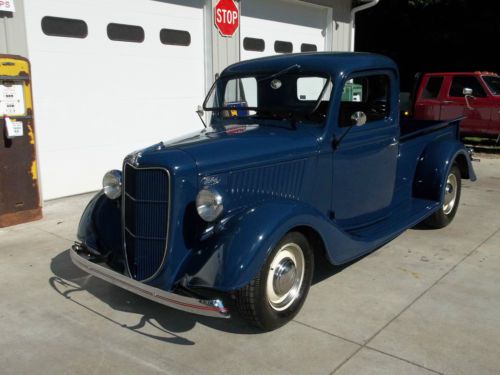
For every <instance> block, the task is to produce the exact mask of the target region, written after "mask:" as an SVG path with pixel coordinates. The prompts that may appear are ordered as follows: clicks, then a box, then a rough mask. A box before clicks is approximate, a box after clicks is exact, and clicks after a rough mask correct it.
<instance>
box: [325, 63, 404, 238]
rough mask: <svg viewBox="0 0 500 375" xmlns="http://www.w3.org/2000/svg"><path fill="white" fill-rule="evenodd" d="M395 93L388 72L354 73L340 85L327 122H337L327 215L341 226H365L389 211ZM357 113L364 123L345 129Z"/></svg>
mask: <svg viewBox="0 0 500 375" xmlns="http://www.w3.org/2000/svg"><path fill="white" fill-rule="evenodd" d="M391 93H394V94H393V95H391ZM397 93H398V87H397V84H396V78H395V76H394V74H393V73H392V72H373V73H372V72H370V73H362V74H356V75H353V76H351V77H350V78H349V79H348V80H347V81H345V83H344V84H343V95H342V100H341V103H340V104H339V111H338V113H339V116H338V119H337V120H336V119H332V121H337V124H338V126H337V128H336V130H335V138H336V140H337V142H334V144H335V147H334V148H335V151H334V152H333V154H332V155H333V159H334V160H333V198H332V212H333V213H334V216H335V219H336V221H337V222H338V223H339V225H341V226H342V227H343V228H346V229H349V228H354V227H358V226H362V225H366V224H369V223H370V222H372V221H374V220H380V219H381V218H382V217H383V216H384V215H388V214H389V212H390V206H391V201H392V199H393V193H394V183H395V176H396V166H397V160H398V152H399V151H398V149H399V143H398V140H399V126H398V123H397V118H398V110H399V109H398V103H397ZM361 112H362V113H363V114H365V115H366V118H367V121H366V124H365V125H363V126H352V127H351V125H352V122H353V121H352V117H353V115H356V114H357V115H358V116H359V115H360V114H361ZM340 139H341V141H340V143H338V142H339V140H340Z"/></svg>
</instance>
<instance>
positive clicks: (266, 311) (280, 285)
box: [236, 232, 314, 331]
mask: <svg viewBox="0 0 500 375" xmlns="http://www.w3.org/2000/svg"><path fill="white" fill-rule="evenodd" d="M313 268H314V257H313V252H312V249H311V246H310V244H309V242H308V241H307V239H306V238H305V237H304V235H303V234H301V233H298V232H290V233H288V234H287V235H286V236H285V237H283V238H282V239H281V241H280V242H279V243H278V244H277V245H276V246H275V247H274V249H273V251H271V254H270V255H269V257H268V259H267V260H266V262H265V264H264V265H263V266H262V269H261V270H260V272H259V274H258V275H257V276H256V277H255V278H254V279H253V280H252V281H251V282H250V283H249V284H248V285H246V286H245V287H244V288H242V289H241V290H239V291H238V293H237V294H236V305H237V307H238V310H239V312H240V315H241V316H242V317H243V318H244V319H245V320H246V321H247V322H249V323H250V324H252V325H254V326H257V327H259V328H260V329H263V330H265V331H271V330H273V329H276V328H278V327H281V326H282V325H284V324H285V323H287V322H289V321H290V320H292V319H293V318H294V316H295V315H296V314H297V313H298V312H299V310H300V308H301V307H302V305H303V304H304V301H305V299H306V297H307V293H308V292H309V287H310V285H311V280H312V275H313Z"/></svg>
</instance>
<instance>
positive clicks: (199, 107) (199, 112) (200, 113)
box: [196, 105, 205, 117]
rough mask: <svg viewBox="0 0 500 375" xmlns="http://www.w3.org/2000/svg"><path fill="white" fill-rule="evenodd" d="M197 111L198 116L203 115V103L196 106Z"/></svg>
mask: <svg viewBox="0 0 500 375" xmlns="http://www.w3.org/2000/svg"><path fill="white" fill-rule="evenodd" d="M196 113H197V114H198V116H200V117H201V116H203V115H204V114H205V111H204V110H203V107H202V106H201V105H199V106H198V107H197V108H196Z"/></svg>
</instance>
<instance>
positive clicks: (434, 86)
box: [422, 77, 443, 99]
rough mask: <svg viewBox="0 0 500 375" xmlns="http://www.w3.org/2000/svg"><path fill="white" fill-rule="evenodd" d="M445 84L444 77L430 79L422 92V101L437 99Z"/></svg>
mask: <svg viewBox="0 0 500 375" xmlns="http://www.w3.org/2000/svg"><path fill="white" fill-rule="evenodd" d="M442 84H443V77H429V80H428V81H427V85H426V86H425V89H424V91H423V92H422V99H436V98H437V97H438V95H439V91H440V90H441V85H442Z"/></svg>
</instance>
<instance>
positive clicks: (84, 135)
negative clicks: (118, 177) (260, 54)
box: [25, 0, 205, 199]
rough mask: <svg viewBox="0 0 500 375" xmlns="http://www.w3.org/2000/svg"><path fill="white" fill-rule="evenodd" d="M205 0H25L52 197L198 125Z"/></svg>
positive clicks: (47, 190) (87, 187)
mask: <svg viewBox="0 0 500 375" xmlns="http://www.w3.org/2000/svg"><path fill="white" fill-rule="evenodd" d="M203 3H204V1H202V0H183V1H179V0H171V1H169V0H159V1H150V0H106V1H102V0H45V1H40V0H25V4H26V5H25V7H26V19H27V34H28V48H29V58H30V60H31V63H32V73H33V85H34V87H33V90H34V99H35V118H36V125H37V136H38V139H37V145H38V152H39V161H40V168H41V182H42V190H43V196H44V199H50V198H54V197H60V196H65V195H70V194H77V193H81V192H85V191H92V190H96V189H99V188H100V185H101V178H102V175H103V173H105V172H106V171H107V170H109V169H113V168H120V167H121V163H122V160H123V157H124V156H125V155H126V154H127V153H130V152H132V151H134V150H136V149H139V148H142V147H144V146H147V145H150V144H153V143H156V142H159V141H162V140H165V139H169V138H172V137H176V136H178V135H180V134H183V133H186V132H189V131H192V130H195V129H199V128H200V127H201V126H202V125H201V123H200V121H199V119H198V118H197V116H196V114H195V109H196V105H197V104H199V103H200V102H202V100H203V96H204V91H205V88H204V83H205V75H204V60H205V59H204V40H203Z"/></svg>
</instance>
